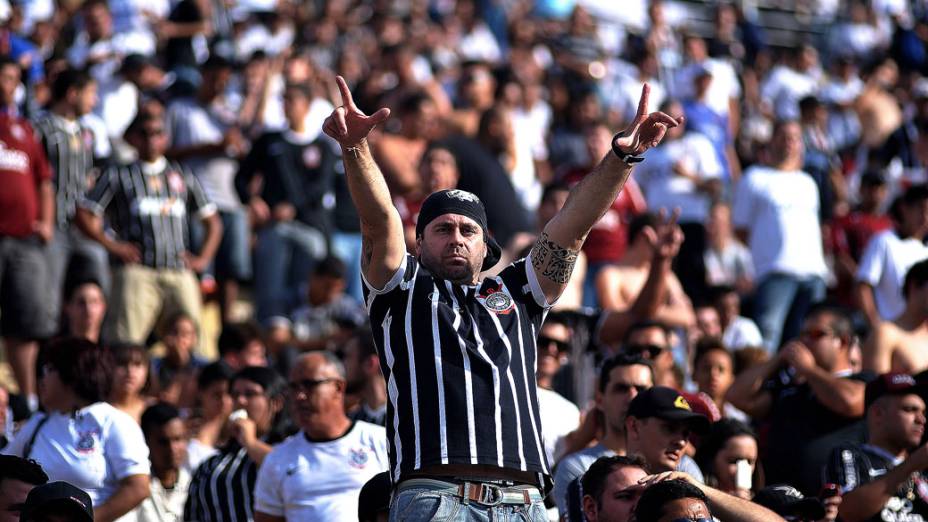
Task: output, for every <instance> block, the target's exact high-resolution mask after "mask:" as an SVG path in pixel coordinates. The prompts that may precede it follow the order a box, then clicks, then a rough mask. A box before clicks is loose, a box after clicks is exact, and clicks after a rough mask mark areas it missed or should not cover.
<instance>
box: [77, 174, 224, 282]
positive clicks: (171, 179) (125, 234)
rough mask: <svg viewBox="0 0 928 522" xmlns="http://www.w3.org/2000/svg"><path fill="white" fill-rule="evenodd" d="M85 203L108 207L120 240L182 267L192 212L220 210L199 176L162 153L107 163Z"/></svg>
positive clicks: (150, 260)
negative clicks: (152, 157) (142, 159)
mask: <svg viewBox="0 0 928 522" xmlns="http://www.w3.org/2000/svg"><path fill="white" fill-rule="evenodd" d="M81 205H82V206H84V207H85V208H87V209H88V210H90V211H91V212H93V213H95V214H97V215H103V214H104V213H105V214H106V216H107V217H108V218H109V223H110V226H112V228H113V230H114V231H115V232H116V235H117V236H118V238H119V240H120V241H127V242H130V243H134V244H135V245H136V246H138V247H139V249H140V250H141V253H142V264H143V265H145V266H148V267H151V268H171V269H180V268H183V267H184V262H183V259H182V258H181V254H183V253H184V251H186V250H187V238H188V233H189V228H188V227H189V219H190V215H191V214H192V215H194V216H195V217H197V218H204V217H207V216H209V215H211V214H213V213H214V212H216V206H215V205H213V204H212V203H211V202H210V201H209V200H208V199H207V197H206V193H205V192H204V191H203V188H202V187H201V186H200V183H199V181H197V179H196V178H195V177H194V176H193V175H192V174H190V172H189V171H188V170H186V169H185V168H184V167H183V166H181V165H180V164H179V163H176V162H173V161H167V160H165V159H164V158H161V159H160V160H159V161H156V162H153V163H144V162H135V163H133V164H131V165H127V166H122V167H112V168H110V169H107V170H106V171H105V172H104V173H103V175H102V176H100V179H99V180H97V183H96V185H94V187H93V189H91V190H90V192H89V193H88V194H87V197H86V198H85V199H84V200H83V201H82V203H81ZM114 262H118V260H114Z"/></svg>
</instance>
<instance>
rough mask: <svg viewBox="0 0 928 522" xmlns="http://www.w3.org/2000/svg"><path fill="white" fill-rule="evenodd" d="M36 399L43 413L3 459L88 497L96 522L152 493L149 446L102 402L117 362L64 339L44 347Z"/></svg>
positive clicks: (83, 342)
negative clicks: (15, 459) (36, 468)
mask: <svg viewBox="0 0 928 522" xmlns="http://www.w3.org/2000/svg"><path fill="white" fill-rule="evenodd" d="M44 359H45V360H44V364H42V365H41V366H40V368H41V370H40V375H41V378H40V381H39V398H40V400H41V403H42V406H43V407H44V409H45V411H46V412H48V413H40V414H37V415H35V416H33V417H32V418H31V419H30V420H29V422H27V423H26V425H25V426H23V428H22V429H21V430H20V431H19V433H18V434H17V435H16V437H15V438H14V439H13V441H12V442H10V445H9V446H7V447H6V448H4V450H3V451H4V453H6V454H8V455H17V456H21V457H23V458H30V459H33V460H35V461H36V462H38V463H39V464H41V465H42V468H43V469H44V470H45V472H46V473H48V476H49V479H50V480H54V481H61V480H63V481H66V482H69V483H71V484H74V485H76V486H78V487H80V488H81V489H83V490H84V491H86V492H87V493H88V494H89V495H90V498H91V500H92V502H93V505H94V513H95V520H98V521H104V522H112V521H114V520H116V519H118V518H119V517H122V516H123V515H125V514H126V513H128V512H130V511H132V510H133V509H135V508H136V506H138V505H139V504H140V503H141V502H142V501H143V500H144V499H145V498H147V497H148V496H149V494H150V490H149V473H150V465H149V462H148V446H146V445H145V438H144V436H143V435H142V430H141V428H139V425H138V424H136V422H135V421H134V420H133V419H132V417H130V416H129V415H127V414H125V413H123V412H121V411H119V410H117V409H116V408H114V407H113V406H111V405H110V404H108V403H106V402H103V401H104V400H105V399H106V397H107V395H109V391H110V388H111V387H112V384H113V383H112V379H113V371H114V366H115V364H114V361H113V356H112V354H111V353H110V352H109V351H108V350H105V349H104V348H102V347H100V346H98V345H96V344H94V343H92V342H90V341H87V340H83V339H74V338H69V339H63V340H59V341H57V342H55V343H53V344H52V345H51V346H49V347H48V348H47V352H46V354H45V357H44Z"/></svg>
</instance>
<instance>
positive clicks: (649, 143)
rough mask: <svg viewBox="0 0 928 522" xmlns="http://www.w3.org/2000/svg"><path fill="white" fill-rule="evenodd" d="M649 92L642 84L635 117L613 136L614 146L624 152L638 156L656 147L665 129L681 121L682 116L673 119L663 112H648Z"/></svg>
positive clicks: (662, 137) (648, 86) (665, 131)
mask: <svg viewBox="0 0 928 522" xmlns="http://www.w3.org/2000/svg"><path fill="white" fill-rule="evenodd" d="M650 94H651V86H650V85H648V84H644V86H643V87H642V88H641V99H640V100H638V113H637V114H635V119H634V120H632V124H631V125H630V126H629V127H628V128H627V129H625V130H624V131H622V132H621V133H619V134H618V135H617V136H616V138H615V142H614V144H615V146H616V147H617V148H618V149H619V150H621V151H622V152H624V153H626V154H632V155H634V156H639V155H641V154H644V151H646V150H648V149H650V148H652V147H657V144H658V143H660V142H661V140H662V139H664V134H666V133H667V129H670V128H673V127H676V126H677V125H680V124H682V123H683V117H682V116H681V117H680V119H679V120H675V119H673V118H671V117H670V116H669V115H667V114H665V113H663V112H652V113H651V114H648V96H649V95H650Z"/></svg>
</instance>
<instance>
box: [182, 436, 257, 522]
mask: <svg viewBox="0 0 928 522" xmlns="http://www.w3.org/2000/svg"><path fill="white" fill-rule="evenodd" d="M257 480H258V466H257V465H256V464H255V461H253V460H251V458H249V457H248V452H247V451H246V450H245V448H243V447H241V446H239V445H238V444H236V443H234V442H232V443H230V444H229V445H228V446H226V447H225V448H223V450H222V451H221V452H220V453H219V454H217V455H213V456H212V457H210V458H208V459H206V460H205V461H203V463H202V464H200V467H198V468H197V470H196V471H195V472H194V474H193V479H192V480H191V481H190V489H189V491H188V494H187V504H186V505H185V506H184V520H186V521H188V522H219V521H222V522H250V521H252V520H254V518H255V512H254V491H255V483H256V482H257Z"/></svg>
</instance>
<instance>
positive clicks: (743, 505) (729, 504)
mask: <svg viewBox="0 0 928 522" xmlns="http://www.w3.org/2000/svg"><path fill="white" fill-rule="evenodd" d="M640 484H641V486H640V487H642V488H645V489H644V492H643V493H641V497H640V498H639V499H638V504H637V505H636V506H635V518H634V519H633V520H634V521H635V522H679V521H680V520H687V521H690V522H692V521H696V522H702V521H704V520H718V521H719V522H784V521H783V519H782V518H780V517H779V516H777V515H776V513H774V512H773V511H770V510H769V509H767V508H765V507H762V506H760V505H758V504H755V503H753V502H751V501H749V500H744V499H742V498H738V497H736V496H733V495H729V494H727V493H724V492H722V491H719V490H717V489H715V488H712V487H709V486H706V485H704V484H701V483H700V482H699V481H697V480H695V479H694V478H693V477H691V476H690V475H687V474H686V473H680V472H674V473H662V474H660V475H651V476H650V477H647V478H646V479H645V480H643V481H641V482H640ZM710 509H711V510H712V514H710V513H709V510H710ZM713 515H714V518H713Z"/></svg>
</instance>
